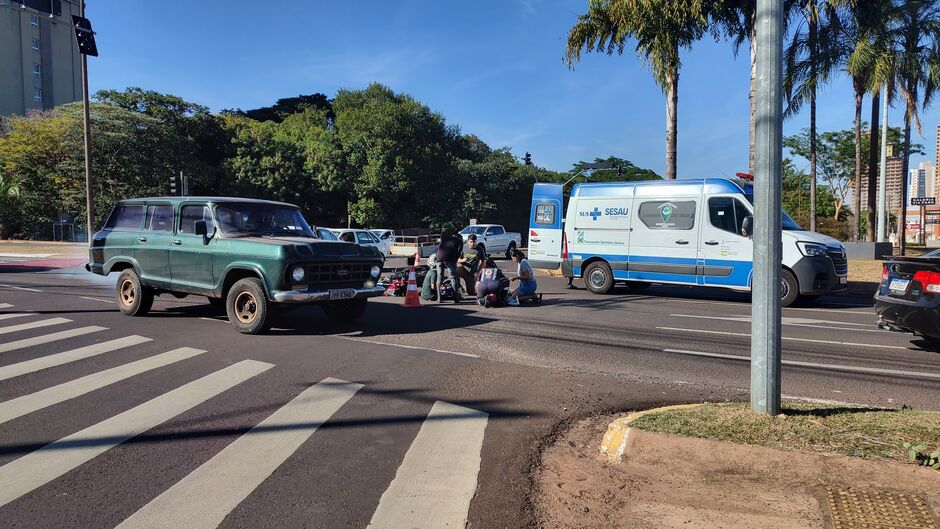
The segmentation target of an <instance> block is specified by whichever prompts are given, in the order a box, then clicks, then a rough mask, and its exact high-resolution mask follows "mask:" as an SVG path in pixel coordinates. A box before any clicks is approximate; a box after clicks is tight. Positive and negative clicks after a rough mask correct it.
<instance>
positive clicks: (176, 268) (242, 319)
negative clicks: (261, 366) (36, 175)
mask: <svg viewBox="0 0 940 529" xmlns="http://www.w3.org/2000/svg"><path fill="white" fill-rule="evenodd" d="M316 233H317V232H316V231H314V230H313V229H311V228H310V225H309V224H307V221H306V220H304V217H303V215H302V214H301V213H300V209H299V208H298V207H297V206H294V205H291V204H285V203H282V202H271V201H266V200H252V199H243V198H223V197H169V198H139V199H132V200H122V201H121V202H118V203H117V205H116V206H115V207H114V209H113V210H112V211H111V214H110V215H109V216H108V221H107V222H106V223H105V225H104V228H103V229H102V230H101V231H99V232H98V233H95V235H94V238H93V239H92V245H91V247H90V249H89V262H88V265H86V269H87V270H88V271H90V272H93V273H96V274H100V275H108V274H110V273H111V272H119V273H120V275H119V277H118V280H117V285H116V295H117V302H118V306H119V307H120V309H121V312H123V313H124V314H128V315H131V316H142V315H145V314H147V312H148V311H149V310H150V307H151V305H152V304H153V298H154V296H159V295H161V294H171V295H173V296H176V297H178V298H180V297H185V296H187V295H190V294H193V295H199V296H205V297H207V298H209V303H211V304H212V305H214V306H216V307H218V308H219V309H221V308H222V307H223V306H224V307H225V311H226V312H227V314H228V319H229V321H230V322H231V323H232V326H234V327H235V329H237V330H238V331H239V332H241V333H245V334H257V333H263V332H265V331H266V330H268V329H269V328H270V326H271V323H272V317H273V315H274V314H273V313H274V311H275V309H276V308H277V307H278V306H287V305H289V304H299V303H306V304H319V305H320V306H321V307H322V308H323V310H324V312H325V313H326V315H327V316H328V317H330V318H331V319H334V320H339V321H353V320H355V319H357V318H358V317H359V316H361V315H362V313H363V312H364V311H365V308H366V300H367V299H368V298H371V297H375V296H381V295H382V294H383V293H384V289H383V288H382V287H380V286H377V285H376V281H378V279H379V275H380V274H381V272H382V265H383V264H384V258H383V257H382V254H381V253H380V252H379V251H378V250H377V249H375V248H369V247H365V246H359V245H357V244H353V243H348V242H341V241H334V240H325V239H321V238H319V237H318V236H317V235H316Z"/></svg>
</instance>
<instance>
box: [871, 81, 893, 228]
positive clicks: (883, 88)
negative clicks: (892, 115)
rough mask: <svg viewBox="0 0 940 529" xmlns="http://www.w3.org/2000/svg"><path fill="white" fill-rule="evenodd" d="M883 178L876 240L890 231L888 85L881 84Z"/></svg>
mask: <svg viewBox="0 0 940 529" xmlns="http://www.w3.org/2000/svg"><path fill="white" fill-rule="evenodd" d="M881 93H882V94H883V95H884V97H882V103H881V178H880V179H879V180H878V237H877V239H876V241H878V242H885V241H886V240H887V238H888V231H887V226H886V224H887V223H886V219H885V210H886V209H887V208H888V205H887V203H886V201H887V199H888V187H887V183H886V181H887V179H888V85H887V84H884V85H882V86H881ZM869 193H871V190H869Z"/></svg>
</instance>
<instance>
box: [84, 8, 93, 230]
mask: <svg viewBox="0 0 940 529" xmlns="http://www.w3.org/2000/svg"><path fill="white" fill-rule="evenodd" d="M82 18H85V1H84V0H82ZM81 56H82V107H83V109H84V111H85V210H86V214H87V222H88V246H89V247H91V239H92V235H94V233H95V211H94V208H95V206H94V202H95V190H94V188H92V186H91V118H90V116H89V111H88V106H89V105H88V55H85V54H84V53H82V54H81Z"/></svg>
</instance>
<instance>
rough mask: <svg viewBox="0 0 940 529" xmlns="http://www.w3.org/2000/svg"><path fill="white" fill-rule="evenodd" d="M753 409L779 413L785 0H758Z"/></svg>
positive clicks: (752, 306)
mask: <svg viewBox="0 0 940 529" xmlns="http://www.w3.org/2000/svg"><path fill="white" fill-rule="evenodd" d="M755 40H756V44H757V46H756V48H757V58H756V59H757V60H756V66H757V67H756V70H757V86H756V97H755V102H756V105H757V108H756V114H757V127H756V129H755V149H754V168H755V175H754V235H753V237H754V275H753V280H752V283H751V293H752V294H751V296H752V300H753V301H752V305H751V409H753V410H754V411H755V412H757V413H763V414H767V415H777V414H778V413H780V316H781V310H780V262H781V259H782V253H783V247H782V241H781V237H782V235H781V231H780V230H781V226H780V223H781V221H780V216H781V211H780V201H781V199H782V198H783V197H782V189H781V188H782V183H781V182H782V170H783V166H782V149H783V142H782V139H783V82H782V81H783V74H782V69H783V55H782V54H783V0H757V17H756V39H755Z"/></svg>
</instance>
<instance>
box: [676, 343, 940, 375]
mask: <svg viewBox="0 0 940 529" xmlns="http://www.w3.org/2000/svg"><path fill="white" fill-rule="evenodd" d="M663 352H664V353H678V354H684V355H693V356H707V357H709V358H721V359H723V360H740V361H746V362H749V361H750V360H751V357H749V356H738V355H726V354H720V353H706V352H703V351H688V350H685V349H663ZM780 363H781V364H783V365H785V366H796V367H815V368H820V369H829V370H831V371H849V372H852V373H866V374H873V375H893V376H903V377H913V378H935V379H940V373H920V372H917V371H902V370H899V369H880V368H877V367H860V366H846V365H841V364H817V363H815V362H800V361H797V360H781V361H780Z"/></svg>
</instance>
